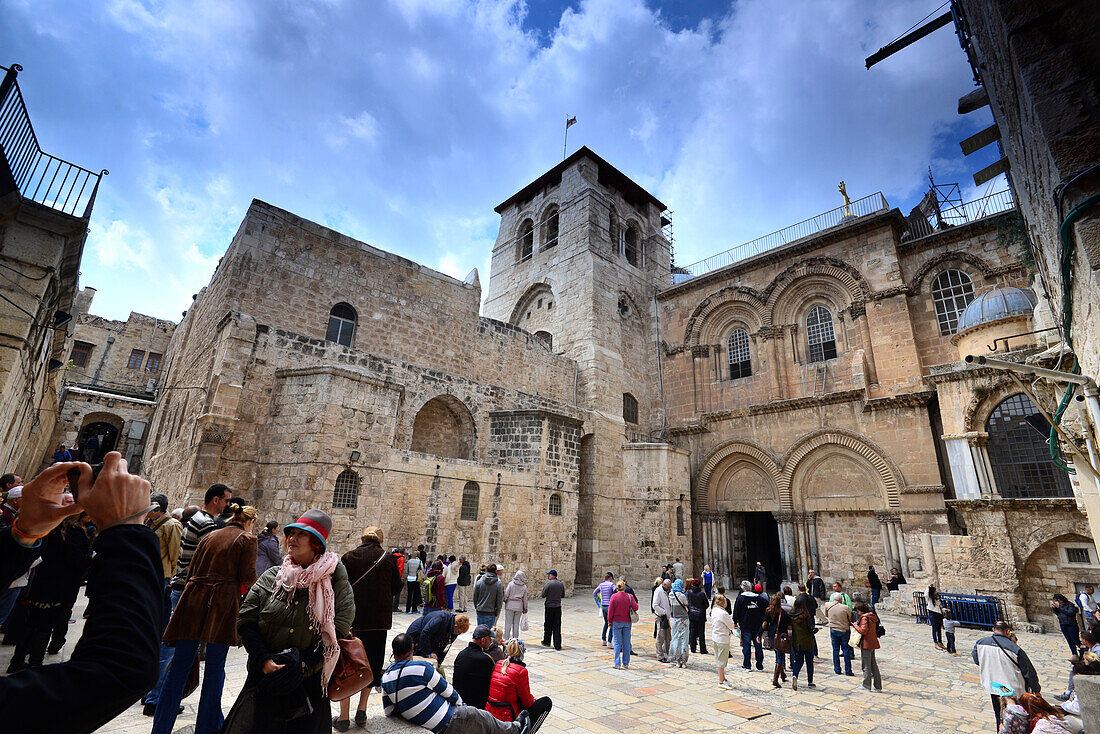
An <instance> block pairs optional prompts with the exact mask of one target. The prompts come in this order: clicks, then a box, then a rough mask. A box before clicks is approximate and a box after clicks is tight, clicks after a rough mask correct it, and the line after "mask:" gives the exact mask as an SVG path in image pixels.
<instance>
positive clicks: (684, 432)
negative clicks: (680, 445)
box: [668, 423, 710, 436]
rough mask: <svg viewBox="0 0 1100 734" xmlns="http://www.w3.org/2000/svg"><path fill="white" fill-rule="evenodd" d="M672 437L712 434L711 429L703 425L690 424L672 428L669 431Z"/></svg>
mask: <svg viewBox="0 0 1100 734" xmlns="http://www.w3.org/2000/svg"><path fill="white" fill-rule="evenodd" d="M668 433H669V435H670V436H693V435H697V434H700V433H710V429H709V428H708V427H707V426H706V425H705V424H703V423H689V424H687V425H684V426H672V427H670V428H669V429H668Z"/></svg>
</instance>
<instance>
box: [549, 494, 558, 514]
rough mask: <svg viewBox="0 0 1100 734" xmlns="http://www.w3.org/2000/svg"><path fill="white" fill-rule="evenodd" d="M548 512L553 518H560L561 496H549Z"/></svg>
mask: <svg viewBox="0 0 1100 734" xmlns="http://www.w3.org/2000/svg"><path fill="white" fill-rule="evenodd" d="M548 511H549V512H550V514H551V515H553V516H554V517H561V495H560V494H558V493H557V492H555V493H554V494H552V495H550V506H549V507H548Z"/></svg>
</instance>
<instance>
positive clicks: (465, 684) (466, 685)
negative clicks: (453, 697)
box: [451, 624, 496, 709]
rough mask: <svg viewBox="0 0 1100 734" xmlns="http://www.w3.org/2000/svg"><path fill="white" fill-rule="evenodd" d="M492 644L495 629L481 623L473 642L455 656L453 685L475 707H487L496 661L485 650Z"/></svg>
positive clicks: (475, 630) (452, 675) (476, 629)
mask: <svg viewBox="0 0 1100 734" xmlns="http://www.w3.org/2000/svg"><path fill="white" fill-rule="evenodd" d="M492 644H493V630H491V629H490V628H489V627H488V626H487V625H484V624H479V625H478V626H477V627H475V628H474V640H473V642H471V643H470V644H469V645H467V646H466V647H465V648H464V649H463V650H462V652H460V653H459V654H458V657H456V658H455V664H454V671H453V673H452V674H451V678H452V685H453V686H454V687H455V690H456V691H458V695H460V696H462V700H463V701H465V702H466V703H467V704H468V705H470V706H473V707H474V708H479V709H483V708H485V704H486V702H487V701H488V700H489V683H490V681H492V679H493V667H494V666H496V661H495V660H493V658H492V657H490V656H489V653H487V652H485V651H486V650H488V649H489V646H490V645H492Z"/></svg>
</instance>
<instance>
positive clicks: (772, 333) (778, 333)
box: [754, 326, 785, 340]
mask: <svg viewBox="0 0 1100 734" xmlns="http://www.w3.org/2000/svg"><path fill="white" fill-rule="evenodd" d="M784 328H785V327H783V326H761V327H760V328H759V329H758V330H757V332H756V334H754V336H756V337H758V338H760V339H765V340H767V339H781V338H782V337H783V329H784Z"/></svg>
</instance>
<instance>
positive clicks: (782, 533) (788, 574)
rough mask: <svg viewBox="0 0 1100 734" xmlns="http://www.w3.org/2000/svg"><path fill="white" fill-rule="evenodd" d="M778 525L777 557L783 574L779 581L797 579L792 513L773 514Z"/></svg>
mask: <svg viewBox="0 0 1100 734" xmlns="http://www.w3.org/2000/svg"><path fill="white" fill-rule="evenodd" d="M772 514H773V515H775V521H776V522H777V523H779V555H780V556H781V558H782V563H783V574H784V576H783V577H782V578H781V579H780V580H781V581H783V580H786V579H797V578H798V570H797V569H798V563H797V558H796V555H797V554H796V552H795V546H794V513H793V512H774V513H772Z"/></svg>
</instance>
